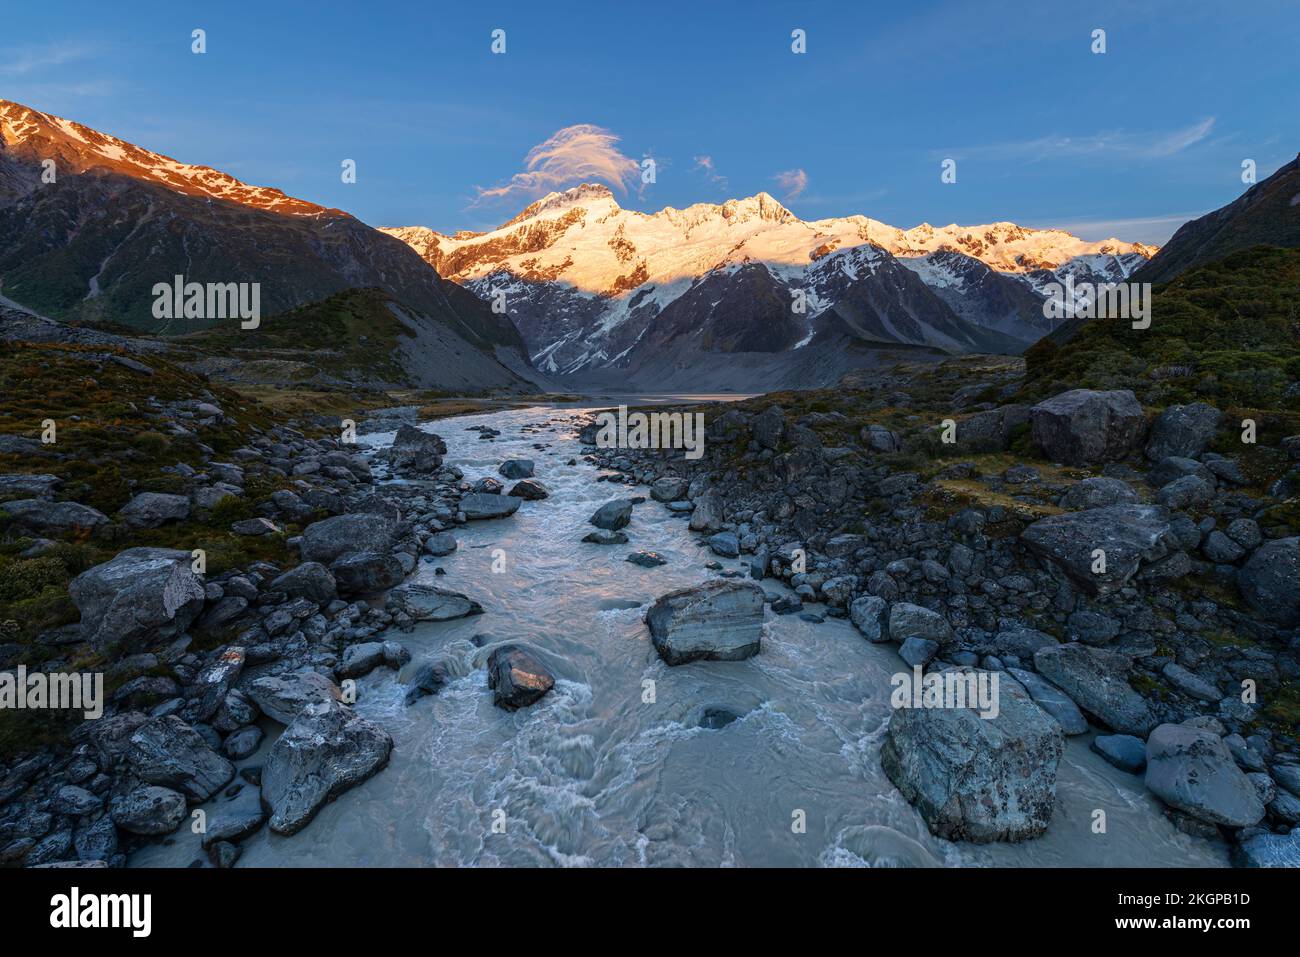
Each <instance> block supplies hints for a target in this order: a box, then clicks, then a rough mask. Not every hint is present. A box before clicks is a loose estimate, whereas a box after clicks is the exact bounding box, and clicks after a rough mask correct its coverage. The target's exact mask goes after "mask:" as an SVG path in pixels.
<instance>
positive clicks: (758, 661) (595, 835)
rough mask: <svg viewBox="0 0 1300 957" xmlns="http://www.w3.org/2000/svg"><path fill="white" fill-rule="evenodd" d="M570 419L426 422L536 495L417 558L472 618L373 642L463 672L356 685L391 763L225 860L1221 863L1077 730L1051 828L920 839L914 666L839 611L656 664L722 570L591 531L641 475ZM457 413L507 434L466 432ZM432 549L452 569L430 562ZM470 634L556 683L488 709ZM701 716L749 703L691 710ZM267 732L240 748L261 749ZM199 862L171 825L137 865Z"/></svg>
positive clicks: (638, 530)
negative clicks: (905, 775)
mask: <svg viewBox="0 0 1300 957" xmlns="http://www.w3.org/2000/svg"><path fill="white" fill-rule="evenodd" d="M578 421H579V416H578V413H577V412H576V411H575V409H574V408H573V407H563V408H531V409H525V410H516V411H505V412H498V413H492V414H489V415H475V416H465V417H460V418H454V419H443V420H440V421H438V422H435V423H429V424H427V425H425V426H424V428H426V429H427V430H430V431H436V432H437V433H438V434H439V435H441V436H442V437H443V438H444V439H445V440H446V442H447V445H448V455H447V457H446V458H447V462H448V463H449V464H452V465H456V466H459V467H460V468H461V469H462V470H463V471H464V472H465V475H466V478H467V479H469V480H473V479H477V478H479V477H481V476H485V475H496V469H497V466H498V465H499V464H500V463H501V462H502V461H503V460H504V459H507V458H531V459H533V460H534V461H535V462H536V463H537V476H536V477H537V478H538V479H539V480H540V481H542V482H543V483H545V485H546V486H547V487H548V488H549V489H550V492H551V496H550V498H548V499H546V500H543V501H539V502H525V503H523V506H522V507H521V508H520V510H519V511H518V512H517V513H515V515H514V516H513V517H512V518H507V519H502V520H497V521H487V522H474V523H471V524H469V525H468V526H465V527H461V528H457V529H455V534H456V537H457V538H458V539H459V541H460V547H459V549H458V550H457V551H456V552H455V553H454V554H452V555H450V556H448V557H446V558H443V559H437V560H429V559H425V560H424V561H423V562H422V564H421V566H420V569H419V572H418V579H419V580H422V581H427V582H430V583H435V582H436V584H438V585H440V586H442V587H448V588H452V589H455V590H457V591H462V592H465V593H466V594H468V595H470V596H471V597H472V598H474V599H476V600H478V601H479V602H480V603H481V604H482V605H483V607H484V609H485V613H484V614H482V615H478V616H475V617H471V618H467V619H462V620H459V621H452V622H441V623H424V624H420V625H417V626H416V628H415V630H414V631H412V632H409V633H401V632H396V631H394V632H392V633H391V634H390V635H387V636H386V637H391V638H395V639H397V640H398V641H400V642H401V643H402V644H403V645H405V646H406V647H407V648H408V649H409V650H410V651H411V653H412V655H413V656H414V657H415V659H416V662H418V661H419V660H421V659H424V658H428V659H447V660H449V661H450V662H451V663H452V665H453V670H454V672H455V674H457V675H459V677H458V678H456V680H454V681H453V682H451V683H450V684H449V685H448V686H447V687H445V688H444V689H443V690H442V691H441V692H440V693H439V694H437V695H436V696H433V697H426V698H423V699H421V700H419V701H417V702H416V703H415V704H413V705H412V706H410V707H407V706H405V705H404V704H403V696H404V688H403V686H402V685H401V684H400V683H399V676H398V675H397V674H396V673H394V672H393V671H390V670H388V669H385V668H380V669H379V670H377V671H375V672H374V673H373V674H371V675H370V676H368V677H366V678H363V679H361V680H360V682H359V696H360V699H359V701H358V704H357V710H358V711H359V712H360V713H361V714H363V715H364V716H366V717H368V718H370V719H372V720H374V721H377V722H379V723H380V724H382V725H383V726H384V727H385V728H387V729H388V731H389V733H390V734H392V736H393V740H394V743H395V746H394V749H393V754H392V760H391V762H390V763H389V765H388V766H387V767H386V768H385V769H384V770H382V771H380V772H379V773H378V774H377V775H376V776H375V777H373V778H371V779H370V780H369V781H367V782H366V783H364V784H362V785H361V786H359V787H357V788H354V789H352V790H351V791H348V792H346V793H344V794H343V795H342V796H341V797H340V798H339V799H338V800H336V801H334V802H333V803H331V804H329V805H327V806H326V807H325V808H323V809H322V810H321V812H320V813H319V815H317V817H316V818H315V820H313V821H312V822H311V824H309V825H308V826H307V827H306V828H305V829H304V830H303V831H301V832H300V833H298V834H296V835H294V836H292V837H280V836H277V835H274V834H271V833H270V832H269V831H268V830H267V829H265V828H263V829H262V830H261V831H260V832H258V833H257V834H256V835H254V836H253V837H250V838H248V839H247V840H245V841H244V842H243V855H242V857H241V858H240V860H239V862H238V866H240V867H250V866H252V867H256V866H263V867H266V866H370V867H377V866H389V865H406V866H425V865H439V866H453V865H470V866H474V865H483V866H518V865H544V866H552V865H596V866H640V865H706V866H720V865H721V866H726V865H736V866H747V865H750V866H752V865H766V866H826V865H858V866H861V865H872V866H889V865H903V866H960V865H970V866H987V865H993V866H1057V865H1076V866H1098V867H1101V866H1105V867H1123V866H1153V867H1159V866H1173V867H1198V866H1223V865H1226V863H1227V853H1226V849H1225V847H1224V846H1223V845H1221V844H1219V843H1216V842H1209V841H1206V840H1204V839H1200V838H1194V837H1190V836H1187V835H1185V834H1182V833H1181V832H1179V831H1177V830H1176V829H1175V828H1174V827H1173V826H1172V825H1171V824H1170V823H1169V822H1168V820H1167V819H1166V818H1165V817H1164V816H1163V814H1162V813H1161V811H1160V808H1159V805H1158V802H1156V800H1155V799H1154V798H1153V797H1151V796H1150V795H1149V794H1147V793H1146V790H1145V788H1144V787H1143V785H1142V781H1141V779H1140V778H1138V777H1135V776H1132V775H1128V774H1125V773H1123V772H1121V771H1119V770H1117V769H1115V768H1113V767H1111V766H1110V765H1109V764H1107V763H1106V762H1105V761H1103V760H1102V759H1101V758H1100V757H1099V756H1098V755H1096V754H1094V753H1092V752H1091V751H1089V749H1088V742H1087V736H1082V737H1076V738H1071V739H1069V742H1068V744H1067V747H1066V752H1065V757H1064V759H1063V761H1062V763H1061V767H1060V773H1059V776H1058V783H1057V807H1056V812H1055V814H1054V815H1053V818H1052V822H1051V825H1050V827H1049V828H1048V831H1047V833H1046V834H1045V835H1044V836H1043V837H1041V838H1039V839H1037V840H1033V841H1027V842H1024V843H1020V844H1005V845H971V844H961V843H951V842H948V841H944V840H940V839H937V838H935V837H933V836H932V835H931V834H930V833H929V831H928V830H927V829H926V826H925V824H924V822H923V821H922V820H921V817H920V815H919V814H917V812H916V811H914V810H913V809H912V808H911V807H910V806H909V805H908V804H907V803H906V802H905V801H904V800H903V798H902V797H901V796H900V795H899V794H898V792H897V791H896V790H895V789H894V787H893V786H892V785H891V784H890V782H889V780H888V779H887V778H886V777H885V775H884V773H883V772H882V771H881V769H880V763H879V750H880V743H881V738H882V735H883V732H884V728H885V726H886V723H887V722H888V720H889V715H890V708H889V691H890V676H891V675H893V674H894V673H896V672H899V671H905V670H906V666H905V665H904V664H903V662H902V660H901V659H900V658H899V657H898V655H897V654H896V653H895V650H894V648H893V646H890V645H873V644H870V643H868V642H867V641H865V640H863V639H862V637H861V636H860V635H859V634H858V633H857V632H856V631H855V630H854V628H853V626H852V625H851V624H849V623H848V622H847V621H845V620H837V619H830V618H828V619H827V620H826V621H825V622H824V623H823V624H813V623H810V622H805V621H802V620H800V619H799V617H798V616H797V615H788V616H784V617H780V616H775V615H773V614H772V613H771V612H770V611H768V612H767V622H766V623H765V625H764V637H763V647H762V652H761V653H760V654H759V655H758V656H756V657H754V658H751V659H749V660H746V661H741V662H696V663H693V664H689V665H684V666H680V667H675V668H670V667H668V666H666V665H664V664H663V663H662V662H661V661H660V660H659V657H658V656H657V655H656V654H655V652H654V649H653V648H652V647H651V645H650V642H649V639H648V635H647V633H646V628H645V626H644V624H643V623H642V621H641V616H642V614H643V612H644V609H645V606H646V605H647V603H649V602H651V601H652V600H653V599H654V598H655V597H657V596H658V595H660V594H662V593H664V592H666V591H669V590H671V589H674V588H679V587H682V586H686V585H694V584H698V583H700V582H702V581H704V580H705V579H706V578H708V577H710V576H711V575H713V574H715V573H713V572H710V571H709V570H708V569H707V568H706V567H705V563H706V562H708V561H710V560H712V559H714V556H713V555H712V554H711V553H710V552H709V551H708V549H707V548H704V547H702V545H701V539H700V538H699V537H698V536H696V535H694V534H693V533H691V532H690V531H688V529H687V522H686V519H685V518H684V517H682V516H679V515H675V514H673V513H671V512H669V511H668V510H667V509H666V508H665V507H664V506H662V505H660V504H658V503H656V502H653V501H650V500H647V501H646V502H645V503H644V504H641V505H638V506H637V507H636V508H635V509H634V511H633V517H632V523H631V525H630V526H629V527H628V528H627V529H625V531H626V532H627V534H628V536H629V538H630V539H631V542H630V544H629V545H626V546H612V547H601V546H596V545H589V544H583V543H582V542H581V541H580V540H581V538H582V537H583V535H585V534H586V533H587V532H589V531H591V530H592V528H593V527H592V526H591V525H589V524H588V523H587V519H588V517H589V516H590V515H591V513H592V512H593V511H594V510H595V509H596V508H597V507H598V506H599V505H601V504H602V503H604V502H605V501H608V500H609V499H611V498H615V497H623V496H627V495H632V494H646V490H645V489H644V488H642V489H638V490H636V491H633V490H631V489H630V488H628V487H627V486H623V485H611V484H607V483H604V482H597V481H595V479H596V475H597V474H598V473H597V472H596V470H595V469H593V468H592V466H590V465H589V464H587V463H585V462H584V461H583V460H582V455H581V451H580V447H579V445H578V443H577V439H576V434H575V433H576V427H577V423H578ZM470 426H491V427H493V428H496V429H499V430H500V431H501V433H502V434H501V436H500V437H498V438H497V439H496V440H495V441H485V440H480V439H479V433H478V432H472V431H466V429H467V428H468V427H470ZM391 440H392V434H391V433H390V434H382V435H371V436H366V437H363V439H362V440H361V441H363V442H368V443H370V444H371V445H378V446H382V445H384V444H387V443H388V442H390V441H391ZM535 443H543V444H545V445H546V446H547V447H546V448H544V449H542V450H537V449H535V448H533V446H534V444H535ZM570 459H577V464H576V465H567V464H566V463H567V462H568V461H569V460H570ZM498 550H499V551H498ZM634 550H647V551H655V552H658V553H659V554H661V555H662V556H663V557H664V558H666V559H668V564H667V565H662V566H659V567H657V568H651V569H645V568H641V567H639V566H637V565H633V564H631V563H629V562H627V561H625V559H626V557H627V556H628V554H629V553H630V552H632V551H634ZM494 557H495V558H496V559H497V561H496V564H497V566H498V567H501V565H502V562H501V560H502V559H503V560H504V567H503V569H502V570H501V571H499V572H494V571H493V564H494ZM723 564H724V565H725V566H726V567H728V568H742V567H744V566H743V563H742V562H741V561H737V560H723ZM439 566H441V567H442V568H444V569H445V570H446V575H445V576H439V577H437V578H435V576H434V569H435V568H436V567H439ZM764 587H766V588H767V589H768V590H769V591H783V590H784V589H783V588H782V587H781V586H779V585H777V584H775V583H774V582H772V581H770V580H768V581H765V582H764ZM811 610H817V609H815V608H813V609H811ZM478 634H487V635H490V636H492V638H493V639H495V640H506V639H509V640H512V641H516V642H521V643H523V644H526V645H527V646H528V647H530V648H531V649H533V650H534V651H535V652H536V653H537V654H538V655H539V656H540V657H542V658H543V659H544V660H545V661H546V662H547V663H548V664H549V665H550V667H551V669H552V671H553V672H554V674H555V675H556V676H557V682H556V686H555V688H554V690H553V691H552V692H551V693H550V694H548V695H547V696H546V697H545V698H543V699H542V701H541V702H540V703H538V704H537V705H535V706H533V707H531V708H526V709H524V710H521V711H518V712H515V713H513V714H512V713H508V712H506V711H503V710H501V709H499V708H497V707H495V706H494V705H493V704H492V696H491V693H490V692H489V691H488V689H487V680H486V673H485V671H484V668H483V667H482V665H483V661H484V659H485V657H486V651H485V650H484V649H481V648H479V647H477V646H476V645H475V643H474V642H473V641H472V640H471V639H472V637H473V636H474V635H478ZM411 667H412V666H407V669H406V672H409V670H410V669H411ZM650 688H653V701H652V702H650V701H647V700H645V699H646V698H647V697H649V695H648V694H647V689H650ZM711 710H720V711H726V712H731V713H733V714H736V715H739V716H740V717H738V718H737V719H736V720H734V721H732V722H731V723H729V724H726V725H725V726H723V727H720V728H716V727H708V726H702V723H701V719H702V717H703V716H704V714H705V713H706V712H707V711H711ZM716 723H717V722H706V724H716ZM268 727H270V725H269V723H268ZM268 747H269V741H268V743H266V744H264V745H263V748H262V749H261V750H260V751H259V753H258V754H257V755H254V756H253V757H252V758H250V759H249V760H248V761H246V762H243V763H259V762H260V761H261V760H264V759H265V754H266V751H267V749H268ZM218 800H220V798H218ZM1095 809H1102V810H1104V811H1105V812H1106V829H1105V833H1094V829H1093V822H1094V815H1093V812H1094V810H1095ZM799 819H801V820H803V821H804V822H805V827H804V828H803V829H802V830H800V829H799V828H797V827H795V826H793V825H794V823H795V822H796V820H799ZM202 856H203V855H202V853H201V851H200V850H199V848H198V843H197V838H195V837H193V836H192V835H190V834H189V833H188V831H187V830H186V829H185V828H183V829H182V833H180V834H178V835H177V836H175V837H174V838H172V839H171V840H170V843H169V844H159V845H154V846H151V847H149V848H146V849H144V850H142V851H140V852H138V853H137V854H135V855H134V857H133V858H132V861H131V863H132V865H133V866H156V865H164V866H165V865H172V866H184V865H186V864H189V863H190V862H191V861H193V860H196V859H198V858H200V857H202Z"/></svg>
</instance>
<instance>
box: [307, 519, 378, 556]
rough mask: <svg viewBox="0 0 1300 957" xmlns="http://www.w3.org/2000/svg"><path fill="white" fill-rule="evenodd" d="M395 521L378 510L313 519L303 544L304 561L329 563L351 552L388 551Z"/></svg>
mask: <svg viewBox="0 0 1300 957" xmlns="http://www.w3.org/2000/svg"><path fill="white" fill-rule="evenodd" d="M394 533H395V529H394V527H393V522H392V520H391V519H389V518H388V517H387V516H385V515H379V514H377V513H374V512H355V513H351V514H347V515H335V516H333V517H332V518H327V519H324V520H322V521H319V522H312V524H310V525H308V526H307V527H306V528H305V529H303V532H302V544H301V545H300V546H299V549H300V551H301V552H302V557H303V560H304V561H309V562H320V563H321V564H322V565H328V564H329V563H330V562H332V561H334V559H336V558H338V557H339V556H340V555H346V554H348V553H349V552H387V551H388V549H389V547H390V546H391V545H392V543H393V537H394Z"/></svg>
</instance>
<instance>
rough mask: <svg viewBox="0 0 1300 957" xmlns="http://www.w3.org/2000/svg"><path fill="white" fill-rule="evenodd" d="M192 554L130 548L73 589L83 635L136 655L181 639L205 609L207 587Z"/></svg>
mask: <svg viewBox="0 0 1300 957" xmlns="http://www.w3.org/2000/svg"><path fill="white" fill-rule="evenodd" d="M190 562H191V558H190V553H189V552H184V551H180V550H177V549H170V548H128V549H126V550H125V551H123V552H119V553H118V554H117V555H116V556H114V557H113V558H112V559H110V560H109V561H107V562H105V563H104V564H102V565H96V566H95V567H94V568H90V569H87V570H86V571H84V572H82V573H81V574H80V575H78V576H77V577H76V578H74V579H73V580H72V583H71V584H70V585H69V586H68V594H69V595H70V596H71V597H72V602H73V604H74V605H76V606H77V610H78V611H80V612H81V633H82V636H83V637H84V638H85V640H86V641H88V642H90V644H91V645H93V646H94V647H95V648H96V649H97V650H100V651H104V652H114V653H117V652H121V653H128V654H129V653H131V652H133V651H139V650H141V649H142V648H144V647H147V646H149V645H152V644H156V643H159V642H163V641H168V640H170V639H172V638H175V637H177V636H178V635H181V634H183V633H184V632H185V630H186V629H187V628H189V626H190V624H191V623H192V622H193V621H194V619H195V618H196V617H197V616H198V614H199V612H201V611H202V610H203V601H204V591H203V583H202V582H201V581H199V578H198V576H197V575H195V574H194V572H193V570H192V568H191V565H190Z"/></svg>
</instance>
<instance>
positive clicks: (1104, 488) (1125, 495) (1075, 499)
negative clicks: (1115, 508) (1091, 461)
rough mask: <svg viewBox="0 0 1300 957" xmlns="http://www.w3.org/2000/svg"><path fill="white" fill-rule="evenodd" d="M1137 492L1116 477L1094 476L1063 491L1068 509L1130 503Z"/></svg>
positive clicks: (1135, 499) (1136, 497)
mask: <svg viewBox="0 0 1300 957" xmlns="http://www.w3.org/2000/svg"><path fill="white" fill-rule="evenodd" d="M1137 500H1138V496H1137V492H1135V491H1134V490H1133V486H1131V485H1129V484H1128V482H1125V481H1122V480H1120V479H1117V478H1104V477H1101V476H1094V477H1092V478H1086V479H1084V480H1083V481H1081V482H1076V483H1075V484H1074V485H1071V486H1070V488H1069V490H1068V491H1066V493H1065V507H1066V508H1070V509H1084V508H1105V507H1106V506H1107V505H1131V504H1133V503H1134V502H1136V501H1137Z"/></svg>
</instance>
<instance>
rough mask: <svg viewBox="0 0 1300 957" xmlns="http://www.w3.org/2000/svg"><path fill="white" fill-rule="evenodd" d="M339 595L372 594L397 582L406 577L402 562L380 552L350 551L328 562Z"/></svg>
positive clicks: (397, 583)
mask: <svg viewBox="0 0 1300 957" xmlns="http://www.w3.org/2000/svg"><path fill="white" fill-rule="evenodd" d="M329 570H330V574H332V575H333V576H334V582H335V585H336V586H337V588H338V592H339V594H340V595H345V596H351V595H373V594H375V593H377V592H381V591H385V590H386V589H389V588H392V587H393V586H395V585H399V584H401V582H402V579H403V578H405V577H406V570H405V569H404V568H402V563H401V562H400V561H398V560H397V558H396V557H394V556H393V555H389V554H386V553H380V552H350V553H349V554H347V555H344V556H343V557H342V558H337V559H335V560H334V561H333V562H332V563H331V564H330V568H329Z"/></svg>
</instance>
